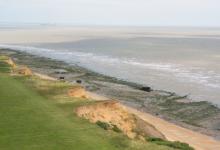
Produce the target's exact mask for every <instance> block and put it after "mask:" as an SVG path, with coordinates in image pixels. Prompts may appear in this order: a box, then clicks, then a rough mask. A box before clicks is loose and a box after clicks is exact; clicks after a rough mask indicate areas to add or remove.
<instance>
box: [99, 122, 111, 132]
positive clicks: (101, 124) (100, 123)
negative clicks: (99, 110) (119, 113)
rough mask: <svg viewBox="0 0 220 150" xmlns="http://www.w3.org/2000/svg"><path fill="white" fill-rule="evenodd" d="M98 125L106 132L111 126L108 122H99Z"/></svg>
mask: <svg viewBox="0 0 220 150" xmlns="http://www.w3.org/2000/svg"><path fill="white" fill-rule="evenodd" d="M96 124H97V125H98V126H100V127H101V128H103V129H105V130H108V129H109V128H110V125H109V124H108V123H107V122H102V121H97V122H96Z"/></svg>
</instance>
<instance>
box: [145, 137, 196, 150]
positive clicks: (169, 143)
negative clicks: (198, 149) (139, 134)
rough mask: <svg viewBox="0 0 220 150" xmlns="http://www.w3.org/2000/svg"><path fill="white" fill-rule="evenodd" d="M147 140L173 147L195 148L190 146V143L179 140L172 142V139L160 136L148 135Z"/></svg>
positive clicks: (183, 149) (187, 149)
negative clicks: (168, 139)
mask: <svg viewBox="0 0 220 150" xmlns="http://www.w3.org/2000/svg"><path fill="white" fill-rule="evenodd" d="M146 140H147V141H148V142H152V143H155V144H158V145H164V146H168V147H172V148H177V149H180V150H194V148H192V147H190V146H189V144H186V143H182V142H179V141H175V142H171V141H166V140H163V139H160V138H149V137H147V138H146Z"/></svg>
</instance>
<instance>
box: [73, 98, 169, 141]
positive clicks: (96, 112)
mask: <svg viewBox="0 0 220 150" xmlns="http://www.w3.org/2000/svg"><path fill="white" fill-rule="evenodd" d="M76 114H77V115H78V116H79V117H84V118H86V119H88V120H89V121H90V122H92V123H96V122H97V121H101V122H105V123H108V124H112V125H116V126H117V127H118V128H119V129H120V130H121V131H122V132H123V133H124V134H125V135H127V136H128V137H129V138H132V139H133V138H136V137H137V138H143V137H146V136H148V137H157V138H162V139H165V137H164V136H163V134H162V133H160V132H159V131H158V130H157V129H156V128H155V127H154V126H153V125H151V124H149V123H147V122H145V121H143V120H141V119H140V118H138V117H137V116H135V115H133V114H131V113H129V112H128V111H127V110H126V108H125V107H124V106H123V105H121V104H120V103H119V102H117V101H112V100H111V101H100V102H97V103H95V104H92V105H87V106H81V107H79V108H77V109H76Z"/></svg>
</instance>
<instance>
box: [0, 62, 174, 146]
mask: <svg viewBox="0 0 220 150" xmlns="http://www.w3.org/2000/svg"><path fill="white" fill-rule="evenodd" d="M3 66H4V67H5V68H8V70H9V67H8V66H7V65H6V64H4V63H1V64H0V68H1V69H0V149H1V150H39V149H41V150H71V149H75V150H97V149H98V150H115V149H119V150H120V149H121V150H143V149H144V150H171V149H172V148H169V147H166V146H159V145H157V144H153V143H147V142H141V141H136V140H129V139H128V138H127V137H125V136H123V135H122V134H120V133H116V132H113V131H112V132H111V131H105V130H103V129H101V128H100V127H98V126H97V125H96V124H91V123H89V122H88V121H87V120H84V119H81V118H78V117H77V116H76V115H75V113H74V111H73V109H74V108H75V107H77V106H80V105H85V104H87V103H91V102H90V101H79V100H77V99H70V98H68V97H63V100H61V101H62V103H61V102H60V98H57V97H55V98H54V94H58V95H60V94H61V93H59V92H58V91H57V90H55V89H56V88H55V87H54V86H52V83H48V86H46V85H44V86H45V87H43V83H42V84H40V86H39V85H37V84H36V82H38V80H37V79H32V78H31V77H12V76H10V75H9V74H7V71H5V68H4V69H2V68H3ZM42 82H43V81H42ZM45 82H47V81H45ZM57 84H58V85H59V84H61V83H57ZM57 84H56V85H57ZM42 87H43V88H46V89H47V90H46V91H44V90H42V89H41V88H42ZM60 87H65V85H62V84H61V85H59V86H58V89H59V88H60ZM65 88H66V87H65ZM65 88H64V89H65ZM51 89H53V90H55V91H54V92H52V91H53V90H51ZM43 91H44V92H43ZM58 99H59V100H58ZM61 99H62V98H61ZM67 99H68V100H67Z"/></svg>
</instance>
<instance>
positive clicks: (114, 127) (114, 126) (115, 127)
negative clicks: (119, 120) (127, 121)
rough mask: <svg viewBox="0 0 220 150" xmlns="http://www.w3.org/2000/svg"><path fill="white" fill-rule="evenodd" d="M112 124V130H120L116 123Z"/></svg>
mask: <svg viewBox="0 0 220 150" xmlns="http://www.w3.org/2000/svg"><path fill="white" fill-rule="evenodd" d="M112 126H113V127H112V130H113V131H115V132H118V133H120V132H122V131H121V129H119V128H118V127H117V126H116V125H114V124H113V125H112Z"/></svg>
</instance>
